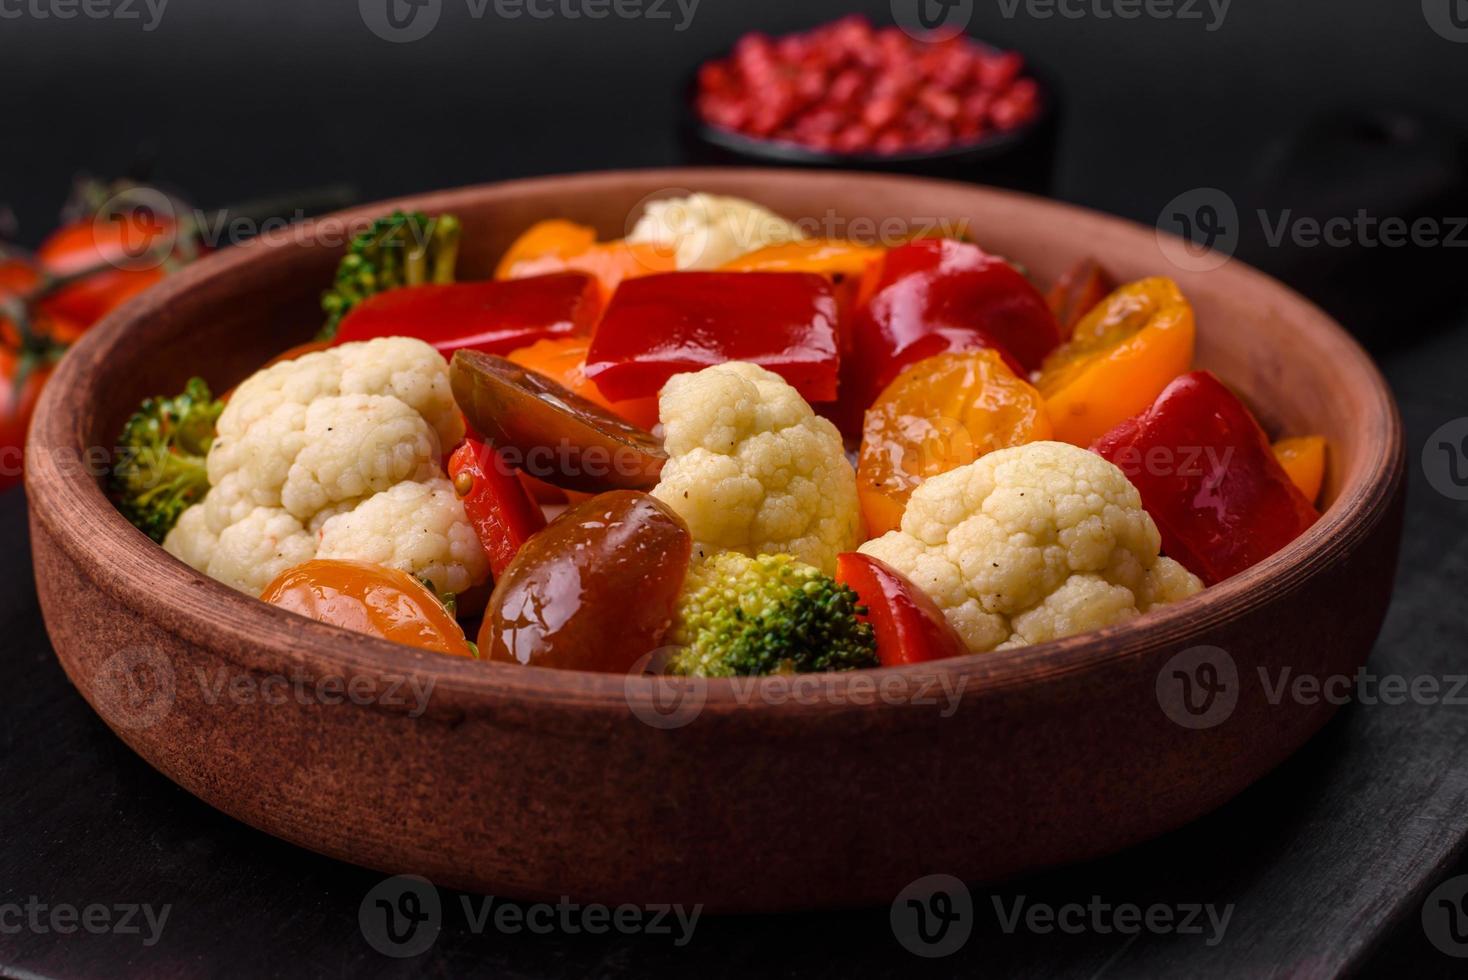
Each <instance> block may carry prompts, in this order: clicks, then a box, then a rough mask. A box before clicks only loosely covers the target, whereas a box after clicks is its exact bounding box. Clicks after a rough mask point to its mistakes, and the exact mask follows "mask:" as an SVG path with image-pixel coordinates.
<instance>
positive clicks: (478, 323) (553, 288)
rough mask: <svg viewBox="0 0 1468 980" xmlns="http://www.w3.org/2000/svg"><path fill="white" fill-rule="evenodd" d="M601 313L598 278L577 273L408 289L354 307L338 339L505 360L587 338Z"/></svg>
mask: <svg viewBox="0 0 1468 980" xmlns="http://www.w3.org/2000/svg"><path fill="white" fill-rule="evenodd" d="M600 312H601V293H600V290H599V288H598V286H597V283H596V279H595V278H593V277H591V276H588V275H585V274H584V273H580V272H570V273H558V274H556V275H549V276H533V277H529V278H525V279H496V280H486V281H482V282H463V283H454V284H452V285H432V286H408V287H405V288H401V289H389V290H387V291H386V292H381V293H378V294H377V295H376V296H372V297H370V298H368V299H366V300H364V301H363V302H361V303H359V304H357V305H356V306H355V307H353V308H352V311H351V312H350V313H348V314H347V316H346V317H345V318H344V319H343V320H342V323H341V329H340V330H339V331H338V332H337V337H336V339H337V343H349V342H351V341H358V340H373V339H375V338H378V337H417V338H418V339H420V340H424V341H426V342H428V343H429V344H432V345H433V346H434V347H435V348H437V349H438V350H439V352H440V353H442V354H443V355H444V357H453V355H454V352H455V351H457V350H480V351H484V352H486V353H490V354H504V353H508V352H510V351H512V350H515V349H517V348H520V347H525V346H528V345H529V344H533V343H535V342H536V341H537V340H544V339H547V338H550V337H570V336H578V335H584V334H587V333H590V332H591V330H592V328H593V327H595V326H596V320H597V316H598V315H599V314H600Z"/></svg>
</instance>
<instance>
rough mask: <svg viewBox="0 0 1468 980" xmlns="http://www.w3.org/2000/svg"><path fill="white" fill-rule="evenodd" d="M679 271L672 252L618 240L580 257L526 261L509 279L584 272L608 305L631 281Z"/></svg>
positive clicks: (517, 266)
mask: <svg viewBox="0 0 1468 980" xmlns="http://www.w3.org/2000/svg"><path fill="white" fill-rule="evenodd" d="M677 271H678V261H677V256H676V255H675V254H674V253H673V251H672V250H671V249H668V248H666V247H664V246H662V245H653V244H650V243H641V242H639V243H637V244H632V243H631V242H624V241H616V242H603V243H602V244H600V245H593V246H591V247H590V248H588V249H587V250H586V251H584V252H580V253H578V254H576V255H568V256H560V255H544V256H541V257H540V258H538V259H526V260H525V261H522V262H517V263H515V264H514V265H512V266H511V267H510V270H509V275H507V276H506V277H505V278H507V279H523V278H525V277H526V276H544V275H550V274H551V273H555V272H584V273H586V274H587V275H589V276H593V277H594V278H595V279H596V280H597V282H598V283H600V285H601V293H602V301H603V302H607V301H610V300H611V298H612V294H613V293H615V292H616V291H617V287H618V286H620V285H621V284H622V283H623V282H624V281H626V280H628V279H640V278H642V277H643V276H655V275H657V274H658V273H661V272H677Z"/></svg>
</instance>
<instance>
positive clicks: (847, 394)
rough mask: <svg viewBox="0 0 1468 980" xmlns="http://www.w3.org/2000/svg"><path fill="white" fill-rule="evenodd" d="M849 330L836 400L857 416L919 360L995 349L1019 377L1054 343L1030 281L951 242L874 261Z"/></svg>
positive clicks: (908, 248) (913, 247)
mask: <svg viewBox="0 0 1468 980" xmlns="http://www.w3.org/2000/svg"><path fill="white" fill-rule="evenodd" d="M850 332H851V356H850V357H848V358H847V360H846V363H845V364H844V365H843V366H842V371H841V400H842V402H843V403H851V404H853V405H854V406H855V409H856V414H857V415H858V416H859V413H860V412H861V411H862V410H864V409H865V408H866V407H867V406H869V405H870V404H871V403H872V402H873V401H874V400H875V399H876V397H877V395H878V394H879V393H880V392H881V390H882V389H883V388H885V387H886V386H887V385H888V384H889V383H890V382H891V381H892V379H893V378H895V377H897V375H898V374H900V373H901V372H902V370H903V369H904V368H905V367H906V366H908V365H910V364H913V363H915V362H916V361H919V360H922V359H923V358H925V357H932V356H934V355H936V354H942V353H945V352H949V351H963V350H976V349H980V348H993V349H997V350H999V351H1000V352H1001V353H1002V354H1004V355H1005V356H1006V357H1007V358H1009V359H1011V360H1012V361H1013V362H1014V364H1015V366H1016V373H1018V374H1019V375H1020V376H1021V377H1023V376H1024V375H1025V374H1026V373H1027V372H1029V371H1032V370H1035V369H1037V368H1038V367H1039V366H1040V364H1041V362H1042V361H1043V360H1044V359H1045V355H1047V354H1049V353H1050V351H1051V350H1053V349H1054V348H1055V347H1056V345H1057V344H1059V343H1060V330H1059V327H1057V325H1056V322H1055V314H1053V313H1052V312H1051V311H1050V307H1049V305H1048V304H1047V303H1046V302H1045V297H1044V296H1042V295H1041V294H1040V292H1039V290H1037V289H1036V288H1035V287H1034V286H1033V285H1031V284H1030V282H1029V280H1027V279H1026V278H1025V277H1024V276H1023V275H1021V274H1020V273H1019V271H1018V270H1016V269H1015V268H1014V267H1013V266H1011V265H1010V264H1009V263H1008V262H1005V261H1004V260H1003V259H1001V258H998V257H997V256H993V255H990V254H988V253H987V252H985V251H984V250H983V249H981V248H979V247H978V246H976V245H970V244H968V243H967V242H959V241H953V240H951V239H922V240H919V241H915V242H911V243H909V244H907V245H904V246H902V247H901V248H895V249H892V250H891V251H890V252H888V253H887V255H886V258H885V259H883V260H882V261H881V262H880V263H877V264H875V265H873V266H872V267H871V270H870V271H869V273H868V275H867V279H866V281H865V282H864V283H863V284H862V297H861V299H860V300H859V301H858V306H857V310H856V312H855V314H854V316H853V319H852V324H851V331H850ZM843 428H847V427H846V426H843Z"/></svg>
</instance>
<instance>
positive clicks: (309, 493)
mask: <svg viewBox="0 0 1468 980" xmlns="http://www.w3.org/2000/svg"><path fill="white" fill-rule="evenodd" d="M304 436H305V448H303V449H302V450H301V451H300V452H299V453H297V454H296V457H295V462H294V463H292V464H291V467H290V471H289V473H288V474H287V476H286V479H285V486H284V487H282V488H281V491H280V498H281V503H282V504H283V505H284V506H285V509H286V510H288V511H290V512H291V513H292V514H294V515H296V516H297V517H300V518H305V519H308V520H309V519H310V517H311V515H313V514H316V513H317V512H319V511H321V510H322V509H323V508H325V507H329V506H331V505H333V504H339V503H341V502H342V501H345V500H355V499H357V498H360V497H366V496H368V495H370V494H374V493H381V492H382V491H384V490H387V489H389V488H391V487H393V486H396V485H397V484H399V483H402V482H403V481H404V480H412V481H414V482H423V481H425V480H431V479H433V478H434V477H436V476H438V475H439V474H440V470H439V466H438V460H439V457H441V456H442V455H443V451H442V449H441V448H440V447H439V444H438V434H437V433H435V432H434V431H433V429H432V428H431V427H430V426H429V424H428V422H427V421H425V420H424V418H423V416H421V415H419V414H418V413H417V412H415V411H413V410H412V409H411V408H409V407H408V406H407V405H406V404H405V403H403V402H401V401H398V399H396V398H393V397H391V396H384V395H344V396H342V397H339V398H322V399H318V400H317V401H314V402H312V403H311V406H310V407H309V408H308V409H306V426H305V432H304Z"/></svg>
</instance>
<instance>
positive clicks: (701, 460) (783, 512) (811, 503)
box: [652, 362, 861, 575]
mask: <svg viewBox="0 0 1468 980" xmlns="http://www.w3.org/2000/svg"><path fill="white" fill-rule="evenodd" d="M658 412H659V416H660V417H661V419H662V423H663V429H664V447H665V448H666V449H667V451H668V457H669V458H668V463H667V465H666V466H664V467H663V472H662V478H661V480H660V481H659V483H658V485H657V486H656V487H655V488H653V491H652V493H653V496H655V497H657V498H658V499H659V500H662V501H663V502H664V503H666V504H667V505H668V506H669V507H671V508H673V510H675V511H676V512H677V513H678V515H679V516H680V517H682V518H683V520H684V521H686V522H687V524H688V528H689V530H690V531H691V532H692V533H693V540H694V542H695V543H696V545H695V546H696V549H697V552H698V553H699V554H703V555H709V554H714V553H716V552H719V551H737V552H739V553H741V554H744V555H748V556H750V557H755V556H757V555H761V554H788V555H793V556H795V557H796V558H798V559H800V560H801V561H803V562H805V563H806V564H808V565H814V566H815V567H816V568H819V569H820V570H821V571H823V572H825V573H826V574H828V575H830V574H832V573H834V572H835V569H836V555H837V554H839V553H840V552H842V551H850V550H852V549H853V548H855V547H856V545H857V542H858V541H860V540H861V512H860V510H859V509H858V506H857V500H856V474H855V472H854V471H853V470H852V468H851V464H850V463H849V462H848V461H847V459H846V454H845V452H844V450H843V447H842V444H841V436H840V434H839V433H838V432H837V431H836V427H835V426H833V425H832V424H831V423H830V422H828V421H827V420H826V419H823V418H820V417H819V416H817V415H816V414H815V413H814V412H812V411H811V407H810V406H809V405H807V404H806V403H805V400H804V399H802V398H801V397H800V394H799V393H798V392H797V391H796V390H795V389H794V388H792V387H790V385H788V384H786V383H785V381H784V380H783V379H782V378H781V377H780V376H779V375H777V374H774V373H772V372H770V371H766V370H765V369H764V368H762V367H759V366H758V365H755V364H745V363H740V362H734V363H729V364H720V365H717V366H715V367H710V368H705V369H704V370H702V371H699V372H697V373H694V374H679V375H675V376H674V377H673V378H672V379H670V380H669V381H668V383H667V384H666V385H665V386H664V387H663V390H662V394H661V396H660V398H659V402H658Z"/></svg>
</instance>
